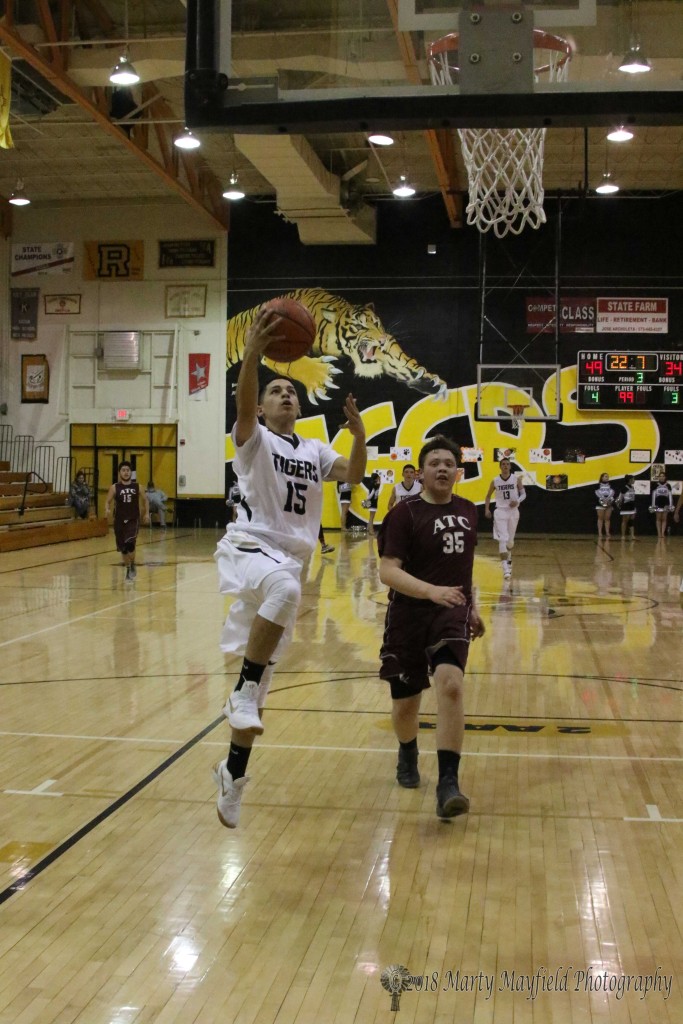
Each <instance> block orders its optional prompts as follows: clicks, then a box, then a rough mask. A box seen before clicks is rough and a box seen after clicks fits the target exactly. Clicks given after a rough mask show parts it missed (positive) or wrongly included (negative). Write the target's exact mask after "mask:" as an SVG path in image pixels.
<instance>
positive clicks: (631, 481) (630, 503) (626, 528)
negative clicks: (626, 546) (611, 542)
mask: <svg viewBox="0 0 683 1024" xmlns="http://www.w3.org/2000/svg"><path fill="white" fill-rule="evenodd" d="M614 504H615V505H616V507H617V508H618V509H619V516H620V517H621V539H622V540H624V539H625V538H626V534H627V533H629V532H630V537H631V540H633V538H634V537H635V535H636V531H635V525H636V489H635V477H633V476H626V477H624V486H623V487H622V489H621V492H620V494H619V496H618V498H617V500H616V501H615V503H614Z"/></svg>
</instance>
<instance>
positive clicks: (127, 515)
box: [104, 461, 149, 581]
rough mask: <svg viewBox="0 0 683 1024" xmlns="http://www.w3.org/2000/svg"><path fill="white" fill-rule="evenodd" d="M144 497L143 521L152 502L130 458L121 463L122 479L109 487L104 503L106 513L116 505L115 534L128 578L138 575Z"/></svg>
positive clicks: (120, 473)
mask: <svg viewBox="0 0 683 1024" xmlns="http://www.w3.org/2000/svg"><path fill="white" fill-rule="evenodd" d="M141 501H142V504H143V508H142V521H143V523H145V524H147V523H148V522H149V502H148V500H147V495H146V494H145V492H144V491H141V490H140V485H139V483H138V482H137V480H133V468H132V466H131V464H130V462H126V461H124V462H121V463H120V464H119V479H118V481H117V483H115V484H112V485H111V487H110V488H109V490H108V491H107V501H106V503H105V506H104V514H105V516H107V517H108V516H109V509H110V508H111V505H112V503H113V505H114V536H115V537H116V550H117V551H120V552H121V555H122V556H123V564H124V565H125V567H126V580H129V581H130V580H134V579H135V577H136V576H137V570H136V568H135V542H136V540H137V536H138V531H139V529H140V513H141V509H140V502H141Z"/></svg>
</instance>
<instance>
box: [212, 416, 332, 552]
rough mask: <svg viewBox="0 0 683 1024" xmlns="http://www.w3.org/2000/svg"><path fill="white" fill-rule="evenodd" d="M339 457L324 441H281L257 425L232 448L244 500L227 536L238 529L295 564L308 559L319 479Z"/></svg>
mask: <svg viewBox="0 0 683 1024" xmlns="http://www.w3.org/2000/svg"><path fill="white" fill-rule="evenodd" d="M233 440H234V430H233ZM340 457H341V456H340V455H339V454H338V452H336V451H335V450H334V448H332V447H331V446H330V445H329V444H324V443H323V442H322V441H318V440H315V439H311V438H304V437H299V435H298V434H294V435H293V436H292V437H284V436H282V435H280V434H274V433H273V432H272V431H270V430H268V429H267V428H266V427H264V426H262V425H261V424H260V423H259V424H257V426H256V429H255V430H254V433H253V434H252V435H251V437H250V438H249V440H248V441H247V442H246V443H245V444H243V445H242V446H241V447H239V448H238V447H237V445H236V446H235V461H234V462H233V467H234V470H235V472H236V473H237V479H238V482H239V488H240V494H241V496H242V500H241V503H240V505H238V506H237V519H236V520H235V522H234V523H229V524H228V527H227V529H226V534H230V533H234V532H235V531H238V532H239V533H240V534H244V535H248V537H249V538H255V539H256V540H259V539H261V540H263V541H264V543H265V544H266V545H270V546H271V547H275V548H278V549H280V550H282V551H284V552H285V553H286V554H289V555H292V556H293V557H294V558H296V559H298V560H302V559H304V558H306V557H307V556H308V555H310V553H311V552H312V551H313V550H314V548H315V546H316V544H317V542H318V530H319V529H320V518H321V515H322V498H323V480H328V479H329V478H330V473H331V471H332V467H333V466H334V464H335V462H336V461H337V459H339V458H340ZM224 541H225V539H223V540H222V541H220V542H219V544H218V550H219V552H220V548H221V544H222V543H224Z"/></svg>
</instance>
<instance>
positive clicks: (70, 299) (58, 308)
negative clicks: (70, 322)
mask: <svg viewBox="0 0 683 1024" xmlns="http://www.w3.org/2000/svg"><path fill="white" fill-rule="evenodd" d="M43 303H44V305H45V315H46V316H66V315H69V316H78V314H79V313H80V312H81V296H80V293H78V292H76V293H74V294H72V295H43Z"/></svg>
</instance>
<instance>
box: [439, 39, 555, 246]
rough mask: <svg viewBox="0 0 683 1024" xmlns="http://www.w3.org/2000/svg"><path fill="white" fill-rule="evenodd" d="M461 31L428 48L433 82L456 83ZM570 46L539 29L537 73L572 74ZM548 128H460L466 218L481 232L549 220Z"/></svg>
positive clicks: (552, 76)
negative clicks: (466, 192)
mask: <svg viewBox="0 0 683 1024" xmlns="http://www.w3.org/2000/svg"><path fill="white" fill-rule="evenodd" d="M458 46H459V34H458V33H457V32H451V33H450V34H449V35H447V36H444V37H443V38H442V39H437V40H436V42H434V43H432V44H431V46H430V48H429V70H430V74H431V78H432V83H433V84H434V85H454V84H455V83H456V82H457V78H458V71H459V67H458V60H459V54H458ZM571 54H572V50H571V46H570V45H569V43H567V42H566V40H564V39H561V38H560V37H559V36H553V35H551V34H550V33H548V32H544V31H543V30H542V29H534V75H535V79H536V81H538V80H539V78H540V77H541V76H544V78H545V79H546V80H547V81H549V82H562V81H564V80H565V79H566V77H567V72H568V70H569V61H570V59H571ZM545 133H546V129H545V128H460V129H458V135H459V136H460V142H461V144H462V155H463V159H464V161H465V167H466V168H467V180H468V185H469V202H468V204H467V209H466V212H467V223H468V224H474V225H475V226H476V227H477V228H478V229H479V230H480V231H482V232H483V231H489V230H490V229H491V228H493V231H494V234H496V235H497V236H498V237H499V238H502V237H503V236H504V235H507V234H508V233H510V234H513V235H519V234H520V232H521V231H522V230H523V229H524V228H525V227H526V226H527V224H528V225H529V226H530V227H532V228H538V227H540V225H541V224H545V220H546V217H545V213H544V210H543V195H544V192H543V155H544V145H545Z"/></svg>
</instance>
